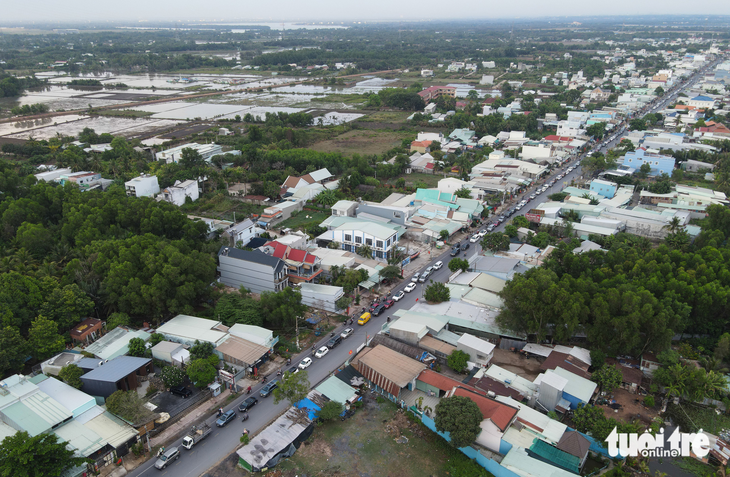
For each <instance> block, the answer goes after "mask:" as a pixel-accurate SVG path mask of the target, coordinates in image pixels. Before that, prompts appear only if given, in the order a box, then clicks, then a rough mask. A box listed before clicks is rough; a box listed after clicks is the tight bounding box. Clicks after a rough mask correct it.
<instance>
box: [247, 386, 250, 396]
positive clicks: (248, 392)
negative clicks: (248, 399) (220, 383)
mask: <svg viewBox="0 0 730 477" xmlns="http://www.w3.org/2000/svg"><path fill="white" fill-rule="evenodd" d="M246 394H251V386H249V387H248V389H246Z"/></svg>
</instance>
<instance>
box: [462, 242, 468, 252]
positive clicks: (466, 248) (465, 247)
mask: <svg viewBox="0 0 730 477" xmlns="http://www.w3.org/2000/svg"><path fill="white" fill-rule="evenodd" d="M469 247H470V245H469V242H466V243H465V244H464V245H462V246H461V251H462V252H463V251H465V250H469Z"/></svg>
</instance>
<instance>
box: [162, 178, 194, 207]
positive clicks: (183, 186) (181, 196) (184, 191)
mask: <svg viewBox="0 0 730 477" xmlns="http://www.w3.org/2000/svg"><path fill="white" fill-rule="evenodd" d="M188 197H190V200H192V201H193V202H195V201H196V200H198V197H200V188H199V187H198V181H194V180H189V181H185V182H180V181H175V185H174V186H172V187H168V188H167V189H164V190H163V191H162V196H161V197H159V199H160V200H164V201H165V202H170V203H171V204H175V205H177V206H178V207H179V206H181V205H183V204H185V200H186V199H187V198H188Z"/></svg>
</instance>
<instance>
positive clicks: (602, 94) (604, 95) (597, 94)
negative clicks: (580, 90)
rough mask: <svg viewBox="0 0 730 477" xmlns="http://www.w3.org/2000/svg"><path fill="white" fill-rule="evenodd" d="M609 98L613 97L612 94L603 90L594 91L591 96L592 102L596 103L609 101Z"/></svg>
mask: <svg viewBox="0 0 730 477" xmlns="http://www.w3.org/2000/svg"><path fill="white" fill-rule="evenodd" d="M609 96H611V92H610V91H603V90H602V89H601V88H596V89H594V90H593V91H591V94H590V98H591V101H592V102H596V103H602V102H605V101H608V97H609Z"/></svg>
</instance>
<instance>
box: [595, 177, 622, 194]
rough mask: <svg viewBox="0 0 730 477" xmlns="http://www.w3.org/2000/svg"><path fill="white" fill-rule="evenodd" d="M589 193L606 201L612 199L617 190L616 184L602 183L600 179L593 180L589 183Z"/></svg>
mask: <svg viewBox="0 0 730 477" xmlns="http://www.w3.org/2000/svg"><path fill="white" fill-rule="evenodd" d="M590 190H591V192H593V193H595V194H598V195H600V196H603V197H605V198H607V199H613V197H614V196H615V195H616V191H617V190H618V184H616V183H615V182H610V181H604V180H601V179H593V180H592V181H591V187H590Z"/></svg>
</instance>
